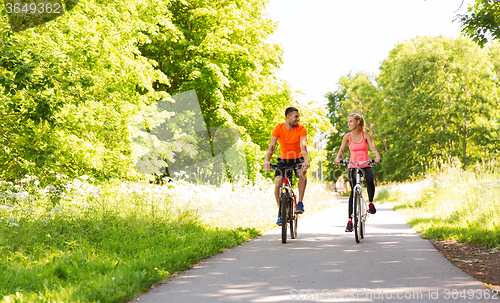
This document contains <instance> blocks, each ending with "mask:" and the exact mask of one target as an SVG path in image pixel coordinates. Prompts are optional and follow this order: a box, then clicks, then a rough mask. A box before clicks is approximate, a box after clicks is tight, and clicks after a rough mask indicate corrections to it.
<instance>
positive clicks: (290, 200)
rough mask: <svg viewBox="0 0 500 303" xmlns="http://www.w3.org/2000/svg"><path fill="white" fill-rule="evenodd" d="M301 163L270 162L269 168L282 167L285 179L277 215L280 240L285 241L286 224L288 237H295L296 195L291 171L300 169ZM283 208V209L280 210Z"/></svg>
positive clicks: (296, 217) (296, 218)
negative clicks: (280, 165)
mask: <svg viewBox="0 0 500 303" xmlns="http://www.w3.org/2000/svg"><path fill="white" fill-rule="evenodd" d="M301 168H302V165H301V164H294V165H291V166H285V167H279V166H278V165H277V164H272V163H271V169H274V170H276V169H284V170H285V180H284V182H283V185H282V186H281V187H280V198H279V210H278V215H279V216H280V218H281V242H282V243H283V244H285V243H286V238H287V226H289V227H290V238H292V239H296V238H297V223H298V222H297V221H298V218H299V215H298V214H297V196H296V195H295V192H294V191H293V179H292V176H293V172H294V171H295V170H297V169H301ZM282 210H284V211H282Z"/></svg>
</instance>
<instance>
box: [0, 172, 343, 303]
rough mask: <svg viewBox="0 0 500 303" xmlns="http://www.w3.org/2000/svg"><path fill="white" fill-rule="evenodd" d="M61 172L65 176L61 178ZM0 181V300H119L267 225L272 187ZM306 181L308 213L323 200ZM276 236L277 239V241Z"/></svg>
mask: <svg viewBox="0 0 500 303" xmlns="http://www.w3.org/2000/svg"><path fill="white" fill-rule="evenodd" d="M61 179H64V177H63V176H62V177H61ZM38 185H39V183H38V181H37V180H36V178H34V177H29V176H28V177H27V178H26V179H23V180H20V181H19V182H17V183H15V184H12V183H5V182H0V281H1V283H0V301H1V302H124V301H127V300H131V299H133V298H134V295H136V294H138V293H142V292H144V291H145V290H148V289H149V288H150V287H151V286H152V285H154V284H156V283H158V282H161V281H163V280H165V279H166V278H168V277H169V276H170V275H172V274H174V273H175V272H178V271H182V270H185V269H187V268H189V267H191V266H192V265H193V264H195V263H197V262H198V261H200V260H202V259H205V258H207V257H209V256H212V255H214V254H216V253H219V252H221V251H222V250H223V249H225V248H229V247H233V246H235V245H239V244H241V243H242V242H244V241H247V240H248V239H251V238H254V237H256V236H257V235H259V234H260V233H261V232H262V231H266V230H269V229H271V228H273V227H274V222H275V220H276V214H277V208H276V202H275V201H274V198H273V194H272V193H273V185H272V184H268V183H265V182H264V183H260V184H253V185H250V184H235V185H234V184H226V185H224V186H222V187H219V188H215V187H210V186H194V185H191V184H188V183H183V182H176V184H175V185H173V186H155V185H150V184H140V183H131V182H114V183H107V184H102V185H94V184H93V183H92V181H91V180H88V178H86V177H85V176H83V177H82V178H80V179H75V180H62V181H61V183H60V184H59V185H53V186H48V187H45V188H38ZM332 200H335V198H334V197H333V194H331V193H330V192H329V191H328V190H327V189H326V188H325V186H323V185H321V184H313V183H312V184H310V186H309V188H308V194H307V195H306V199H305V201H310V203H308V204H306V207H308V209H307V211H308V213H309V214H311V213H313V212H316V211H319V210H322V209H325V208H327V207H330V206H332ZM277 242H278V240H277Z"/></svg>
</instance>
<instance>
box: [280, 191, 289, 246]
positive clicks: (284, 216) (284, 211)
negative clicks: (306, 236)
mask: <svg viewBox="0 0 500 303" xmlns="http://www.w3.org/2000/svg"><path fill="white" fill-rule="evenodd" d="M289 199H290V195H289V194H287V193H285V194H282V195H281V199H280V200H281V201H280V205H281V242H282V243H283V244H284V243H286V228H287V225H288V212H289V209H288V200H289Z"/></svg>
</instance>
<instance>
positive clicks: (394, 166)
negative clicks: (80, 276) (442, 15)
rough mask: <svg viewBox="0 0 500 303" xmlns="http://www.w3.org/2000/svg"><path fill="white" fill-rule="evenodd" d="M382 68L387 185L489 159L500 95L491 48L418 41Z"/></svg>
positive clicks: (436, 40) (461, 42) (433, 39)
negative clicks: (448, 165) (451, 164)
mask: <svg viewBox="0 0 500 303" xmlns="http://www.w3.org/2000/svg"><path fill="white" fill-rule="evenodd" d="M380 69H381V72H380V75H379V76H378V78H377V81H378V84H379V86H380V88H381V89H382V93H383V95H384V97H385V99H384V107H385V110H384V111H383V117H382V120H383V121H384V123H383V126H382V128H383V132H382V136H384V137H386V138H387V142H388V143H387V146H388V150H387V153H386V154H385V157H384V159H386V162H387V163H385V165H384V173H385V175H386V177H388V179H391V180H404V179H406V178H408V177H410V176H411V175H417V174H420V173H424V172H425V171H426V170H427V169H428V168H429V166H431V165H432V163H433V162H435V161H436V160H440V159H441V160H446V158H448V157H458V158H460V160H461V161H462V164H463V165H464V166H467V165H470V164H472V163H475V162H476V161H482V160H484V159H489V157H490V156H491V155H490V154H489V153H490V148H492V147H493V146H494V145H495V144H496V143H495V142H494V138H495V135H494V133H495V131H496V130H495V127H496V123H495V120H496V119H497V118H498V95H497V86H496V84H497V80H495V77H494V74H493V73H492V70H493V65H492V63H491V61H490V59H489V57H488V52H487V50H482V49H480V48H479V47H478V46H477V45H475V44H474V43H472V41H471V40H468V39H462V38H461V39H456V40H452V39H449V38H445V37H417V38H415V39H413V40H411V41H406V42H403V43H400V44H398V45H397V46H396V48H395V49H394V50H392V51H391V52H390V54H389V57H388V58H387V59H386V60H384V62H383V63H382V66H381V68H380Z"/></svg>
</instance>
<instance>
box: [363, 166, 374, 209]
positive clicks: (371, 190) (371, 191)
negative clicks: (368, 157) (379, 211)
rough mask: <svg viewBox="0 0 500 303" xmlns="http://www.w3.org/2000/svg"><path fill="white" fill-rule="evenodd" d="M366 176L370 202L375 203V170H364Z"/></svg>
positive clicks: (369, 168) (367, 168)
mask: <svg viewBox="0 0 500 303" xmlns="http://www.w3.org/2000/svg"><path fill="white" fill-rule="evenodd" d="M362 170H363V172H364V174H365V180H366V190H367V191H368V201H369V202H373V197H374V196H375V183H374V182H373V169H372V168H371V167H365V168H362Z"/></svg>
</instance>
